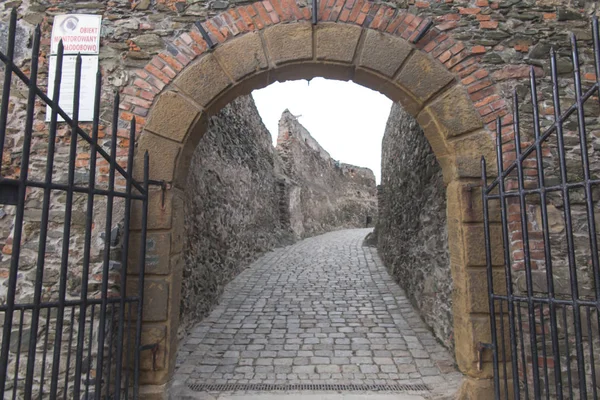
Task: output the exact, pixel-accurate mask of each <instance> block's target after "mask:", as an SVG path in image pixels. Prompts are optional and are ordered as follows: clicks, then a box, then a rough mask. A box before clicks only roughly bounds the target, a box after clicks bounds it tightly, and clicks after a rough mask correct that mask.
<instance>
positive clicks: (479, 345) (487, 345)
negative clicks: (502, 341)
mask: <svg viewBox="0 0 600 400" xmlns="http://www.w3.org/2000/svg"><path fill="white" fill-rule="evenodd" d="M493 349H494V345H493V344H491V343H483V342H479V343H477V371H481V364H483V350H493Z"/></svg>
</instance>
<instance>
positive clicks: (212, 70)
mask: <svg viewBox="0 0 600 400" xmlns="http://www.w3.org/2000/svg"><path fill="white" fill-rule="evenodd" d="M174 83H175V85H176V86H177V87H178V88H180V90H181V91H182V92H183V93H185V94H187V95H188V96H189V97H190V98H191V99H193V100H194V101H195V102H196V103H198V104H200V105H201V106H202V107H206V106H207V105H208V104H210V103H211V102H212V101H213V99H214V98H215V97H217V96H218V95H219V94H220V93H221V92H222V91H224V90H225V89H227V88H228V87H229V86H231V81H230V80H229V77H228V76H227V74H226V73H225V71H223V68H221V65H220V64H219V62H218V61H217V59H216V58H215V56H214V55H212V54H207V55H205V56H204V57H202V58H201V59H200V60H198V61H197V62H196V63H194V64H193V65H191V66H189V67H187V68H186V69H185V70H184V71H183V72H182V73H181V75H180V76H179V77H178V78H177V79H176V80H175V82H174Z"/></svg>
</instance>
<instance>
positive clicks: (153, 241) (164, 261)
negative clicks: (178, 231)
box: [127, 232, 171, 275]
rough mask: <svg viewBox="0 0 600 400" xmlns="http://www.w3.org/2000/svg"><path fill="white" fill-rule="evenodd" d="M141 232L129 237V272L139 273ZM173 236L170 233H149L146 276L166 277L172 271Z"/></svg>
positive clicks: (133, 233)
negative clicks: (170, 265)
mask: <svg viewBox="0 0 600 400" xmlns="http://www.w3.org/2000/svg"><path fill="white" fill-rule="evenodd" d="M140 245H141V234H140V232H132V233H131V235H130V236H129V257H128V258H129V267H128V270H127V272H128V273H131V274H137V273H139V259H140V253H139V251H140ZM170 253H171V234H170V233H169V232H149V233H148V234H147V235H146V262H145V265H146V269H145V272H146V274H155V275H165V274H168V273H169V271H170V267H169V264H170V257H169V255H170Z"/></svg>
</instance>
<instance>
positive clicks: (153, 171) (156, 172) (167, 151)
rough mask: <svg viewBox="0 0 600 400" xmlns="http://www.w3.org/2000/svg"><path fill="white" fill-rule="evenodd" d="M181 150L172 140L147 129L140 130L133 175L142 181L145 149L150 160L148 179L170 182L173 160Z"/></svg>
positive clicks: (172, 173) (173, 170)
mask: <svg viewBox="0 0 600 400" xmlns="http://www.w3.org/2000/svg"><path fill="white" fill-rule="evenodd" d="M180 150H181V145H180V144H179V143H176V142H174V141H172V140H168V139H165V138H164V137H161V136H158V135H155V134H153V133H151V132H149V131H144V132H142V135H141V137H140V138H139V140H138V142H137V148H136V152H137V156H136V161H138V162H137V163H136V164H135V165H134V176H135V177H136V179H138V181H140V182H141V181H142V177H143V171H144V162H143V159H144V156H143V155H144V153H145V152H146V151H147V152H148V156H149V162H150V171H149V175H150V179H152V180H157V181H162V180H164V181H166V182H172V181H173V176H174V172H175V162H176V161H177V156H178V155H179V152H180Z"/></svg>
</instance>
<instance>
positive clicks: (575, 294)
mask: <svg viewBox="0 0 600 400" xmlns="http://www.w3.org/2000/svg"><path fill="white" fill-rule="evenodd" d="M573 51H574V52H576V51H577V50H576V48H575V49H574V50H573ZM573 62H575V60H573ZM550 70H551V73H552V94H553V96H552V99H553V103H554V118H555V120H556V122H557V124H556V138H557V140H558V157H559V161H560V162H559V168H560V180H561V184H563V185H564V184H565V183H566V182H567V180H568V179H567V167H566V159H565V144H564V137H563V136H564V132H563V119H562V118H561V116H560V114H561V113H560V95H559V92H558V68H557V65H556V52H555V51H554V49H552V50H551V51H550ZM579 100H580V99H579ZM576 108H579V106H576ZM562 196H563V203H564V206H563V207H564V217H565V230H566V232H567V257H568V261H569V275H570V280H571V297H572V300H573V319H574V325H575V351H576V352H577V371H578V373H579V389H580V390H581V391H582V393H583V394H585V397H587V389H586V387H585V366H584V359H583V343H582V342H581V320H580V318H581V315H580V314H579V307H578V306H577V303H576V300H578V299H579V285H578V280H577V271H576V268H577V266H576V261H575V244H574V242H573V223H572V220H571V204H570V191H569V190H568V189H567V188H566V187H565V186H563V190H562ZM567 336H568V335H567ZM569 364H570V363H569ZM569 375H570V374H569ZM569 386H570V385H569ZM585 397H584V398H585Z"/></svg>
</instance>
